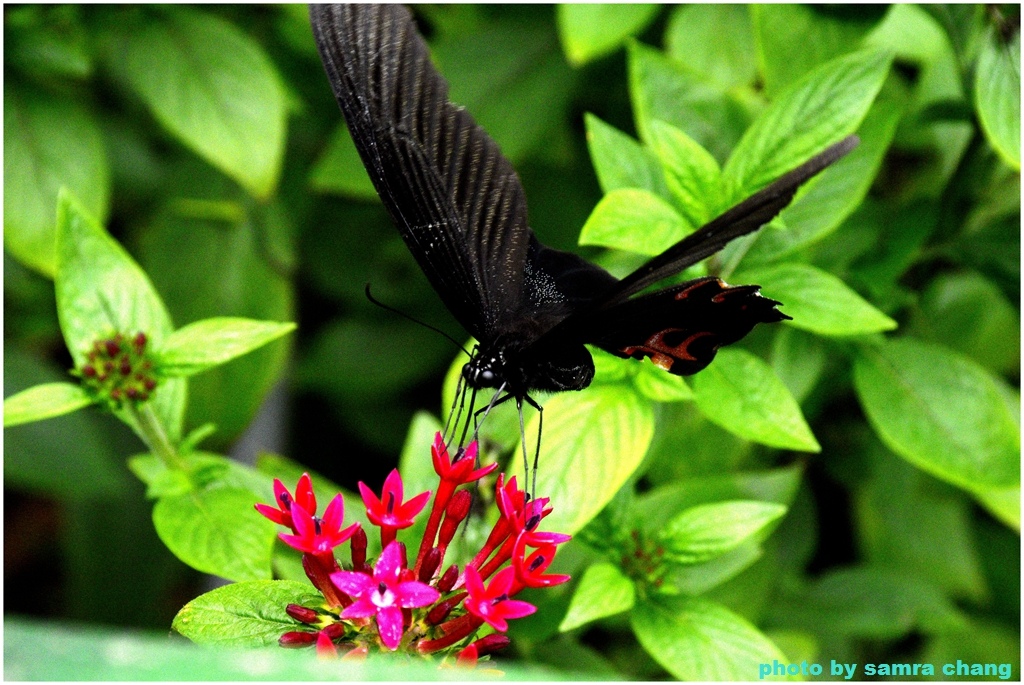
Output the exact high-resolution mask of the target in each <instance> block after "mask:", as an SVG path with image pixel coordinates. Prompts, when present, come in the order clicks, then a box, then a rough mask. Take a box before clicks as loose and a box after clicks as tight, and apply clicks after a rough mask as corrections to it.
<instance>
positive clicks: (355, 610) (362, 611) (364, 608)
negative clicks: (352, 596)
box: [341, 595, 380, 618]
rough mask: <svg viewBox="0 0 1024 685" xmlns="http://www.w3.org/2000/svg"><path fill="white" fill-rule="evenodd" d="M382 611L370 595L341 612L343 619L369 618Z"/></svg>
mask: <svg viewBox="0 0 1024 685" xmlns="http://www.w3.org/2000/svg"><path fill="white" fill-rule="evenodd" d="M378 611H380V607H378V606H377V605H376V604H374V603H373V602H372V601H371V600H370V597H369V595H366V596H364V597H360V598H359V599H357V600H356V601H355V602H353V603H352V604H349V605H348V606H347V607H345V608H344V610H342V612H341V617H342V618H367V617H368V616H374V615H376V613H377V612H378Z"/></svg>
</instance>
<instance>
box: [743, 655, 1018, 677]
mask: <svg viewBox="0 0 1024 685" xmlns="http://www.w3.org/2000/svg"><path fill="white" fill-rule="evenodd" d="M825 668H828V673H827V675H830V676H833V677H836V678H842V679H843V680H861V679H863V678H873V677H892V676H896V677H901V676H902V677H913V676H939V677H940V678H942V677H945V678H949V679H951V680H959V679H962V678H964V677H968V676H990V677H995V678H999V679H1000V680H1009V679H1010V678H1011V677H1012V676H1013V665H1012V664H975V663H968V662H965V661H961V660H959V659H957V660H956V661H955V662H951V663H944V664H922V663H902V664H847V663H843V662H841V661H836V660H835V659H832V660H831V661H830V663H828V664H827V665H826V666H822V664H819V663H816V662H814V663H809V662H807V661H801V662H800V663H798V664H787V663H784V662H781V661H777V660H773V661H772V663H770V664H767V663H765V664H759V665H758V673H757V675H758V679H759V680H764V679H765V678H780V677H787V676H795V675H802V676H821V675H823V674H825Z"/></svg>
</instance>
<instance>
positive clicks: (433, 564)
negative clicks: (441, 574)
mask: <svg viewBox="0 0 1024 685" xmlns="http://www.w3.org/2000/svg"><path fill="white" fill-rule="evenodd" d="M440 565H441V550H439V549H438V548H437V547H431V548H430V551H429V552H427V556H425V557H423V565H422V566H420V573H419V581H420V582H421V583H429V582H430V579H431V578H433V577H434V571H436V570H437V567H438V566H440Z"/></svg>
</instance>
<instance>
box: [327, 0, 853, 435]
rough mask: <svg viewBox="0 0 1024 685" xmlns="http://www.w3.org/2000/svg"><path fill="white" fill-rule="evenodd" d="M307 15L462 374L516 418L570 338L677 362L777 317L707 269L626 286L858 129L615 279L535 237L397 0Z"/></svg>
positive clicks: (510, 180) (746, 290) (567, 366)
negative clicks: (466, 349)
mask: <svg viewBox="0 0 1024 685" xmlns="http://www.w3.org/2000/svg"><path fill="white" fill-rule="evenodd" d="M310 16H311V19H312V24H313V33H314V35H315V37H316V42H317V46H318V47H319V49H320V57H321V59H322V60H323V63H324V68H325V69H326V71H327V76H328V78H329V79H330V82H331V87H332V88H333V89H334V94H335V96H336V97H337V99H338V103H339V104H340V105H341V110H342V112H343V113H344V115H345V119H346V121H347V122H348V127H349V130H350V131H351V133H352V138H353V140H354V141H355V145H356V148H357V149H358V150H359V154H360V156H361V157H362V160H363V163H364V164H365V165H366V170H367V172H369V175H370V178H371V179H372V181H373V184H374V186H375V187H376V189H377V192H378V193H379V194H380V198H381V200H382V201H383V202H384V206H385V207H386V208H387V210H388V212H389V213H390V214H391V217H392V219H393V220H394V222H395V225H396V226H397V227H398V230H399V232H400V233H401V234H402V238H403V239H404V240H405V242H406V244H407V245H408V246H409V250H410V251H411V252H412V254H413V256H414V257H415V258H416V261H417V262H419V264H420V267H421V268H422V269H423V271H424V273H425V274H426V275H427V278H428V279H429V280H430V283H431V285H433V287H434V289H435V290H436V291H437V293H438V295H440V296H441V299H442V300H443V301H444V303H445V304H446V305H447V306H448V309H449V310H451V312H452V314H454V315H455V318H456V319H458V320H459V322H460V323H461V324H462V325H463V326H464V327H465V328H466V330H467V331H469V332H470V333H471V334H472V335H473V336H474V337H475V338H476V339H477V340H478V341H479V347H478V348H477V349H476V350H475V351H474V354H473V355H472V357H471V360H470V361H469V362H468V363H467V364H466V365H465V367H463V372H462V376H463V380H464V382H465V383H466V384H467V385H468V386H469V387H470V388H472V389H473V390H474V391H476V390H478V389H483V388H497V389H498V392H497V393H495V395H494V397H493V399H492V400H491V406H493V405H494V404H495V403H496V402H497V401H503V400H505V399H508V398H514V399H515V400H516V403H517V405H518V406H519V408H520V420H521V419H522V411H521V409H522V402H523V401H524V400H525V401H526V402H528V403H529V404H531V405H533V406H535V407H537V408H538V409H540V407H538V406H537V404H536V403H535V402H534V401H533V400H532V399H530V397H529V394H528V393H529V392H530V391H531V390H540V391H558V390H582V389H583V388H585V387H587V386H588V385H589V384H590V382H591V380H592V379H593V377H594V363H593V360H592V358H591V356H590V353H589V352H588V351H587V348H586V347H585V346H584V344H591V345H595V346H597V347H599V348H601V349H604V350H607V351H608V352H611V353H612V354H615V355H618V356H620V357H632V358H635V359H642V358H643V357H650V358H651V360H652V361H653V362H654V363H655V364H657V365H658V366H660V367H661V368H663V369H665V370H666V371H669V372H670V373H674V374H678V375H687V374H692V373H696V372H697V371H700V370H701V369H703V368H704V367H706V366H707V365H708V364H710V363H711V360H712V359H714V357H715V351H716V350H717V349H718V348H719V347H721V346H722V345H728V344H730V343H734V342H736V341H738V340H740V339H741V338H743V337H744V336H745V335H746V334H747V333H749V332H750V331H751V329H752V328H753V327H754V326H755V325H756V324H758V323H770V322H776V321H781V320H783V319H787V318H789V317H787V316H786V315H785V314H783V313H782V312H780V311H778V310H777V309H776V308H775V307H776V305H778V304H779V303H778V302H776V301H774V300H770V299H768V298H765V297H762V296H761V295H760V294H759V293H758V291H759V286H755V285H743V286H738V287H734V286H730V285H727V284H725V283H724V282H722V281H721V280H720V279H718V278H714V277H707V278H700V279H697V280H695V281H690V282H688V283H684V284H682V285H676V286H672V287H669V288H665V289H663V290H658V291H655V292H652V293H650V294H646V295H641V296H638V297H634V295H637V293H639V292H640V291H642V290H644V289H645V288H647V287H648V286H650V285H652V284H654V283H656V282H657V281H660V280H662V279H664V278H666V277H668V276H672V275H674V274H677V273H679V272H680V271H682V270H683V269H685V268H686V267H688V266H690V265H691V264H695V263H697V262H699V261H701V260H702V259H704V258H706V257H708V256H710V255H712V254H714V253H716V252H718V251H719V250H721V249H722V248H723V247H724V246H725V245H726V244H727V243H728V242H729V241H731V240H733V239H735V238H738V237H740V236H742V235H746V234H748V233H751V232H752V231H756V230H757V229H758V228H760V227H761V226H763V225H764V224H766V223H767V222H768V221H770V220H771V219H772V218H773V217H774V216H775V215H776V214H778V213H779V212H780V211H781V210H782V209H783V208H784V207H786V206H787V205H788V204H789V202H790V201H791V200H792V199H793V195H794V194H795V193H796V190H797V188H798V187H799V186H800V184H801V183H803V182H804V181H806V180H807V179H809V178H810V177H812V176H814V175H815V174H817V173H818V172H820V171H821V170H822V169H824V168H825V167H827V166H828V165H829V164H831V163H832V162H834V161H836V160H837V159H839V158H840V157H842V156H843V155H844V154H846V153H847V152H849V151H850V150H851V149H852V148H853V147H854V146H855V145H856V144H857V139H856V137H854V136H851V137H849V138H847V139H845V140H843V141H841V142H839V143H837V144H835V145H833V146H832V147H830V148H828V149H826V150H825V151H824V152H822V153H820V154H818V155H817V156H815V157H813V158H811V159H810V160H809V161H807V162H805V163H804V164H802V165H801V166H799V167H797V168H796V169H794V170H792V171H790V172H789V173H787V174H785V175H784V176H782V177H781V178H779V179H778V180H777V181H775V182H774V183H772V184H771V185H770V186H768V187H767V188H765V189H764V190H762V191H760V192H758V193H756V194H755V195H753V196H751V197H749V198H748V199H746V200H744V201H743V202H741V203H740V204H738V205H737V206H735V207H733V208H732V209H730V210H729V211H727V212H725V213H724V214H722V215H721V216H719V217H718V218H717V219H714V220H713V221H711V222H710V223H708V224H707V225H705V226H703V227H702V228H700V229H699V230H697V231H696V232H694V233H693V234H691V235H689V236H688V237H686V238H685V239H683V240H681V241H679V242H678V243H676V244H675V245H673V246H672V247H670V248H669V249H668V250H666V251H665V252H663V253H662V254H660V255H658V256H657V257H654V258H653V259H651V260H650V261H648V262H647V263H646V264H644V265H643V266H641V267H640V268H639V269H637V270H636V271H634V272H633V273H631V274H629V275H628V276H626V277H625V278H623V279H622V280H619V279H617V278H615V277H614V276H612V275H611V274H609V273H608V272H607V271H605V270H604V269H602V268H600V267H598V266H596V265H594V264H591V263H590V262H587V261H586V260H584V259H582V258H580V257H578V256H576V255H574V254H572V253H569V252H561V251H559V250H553V249H551V248H548V247H545V246H544V245H542V244H541V243H540V242H539V241H538V240H537V238H536V237H535V236H534V234H533V231H531V230H530V227H529V225H528V223H527V216H526V200H525V198H524V196H523V188H522V185H521V184H520V182H519V177H518V176H516V172H515V170H514V169H513V168H512V165H511V164H510V163H509V161H508V160H507V159H505V157H504V156H503V155H502V154H501V151H500V150H499V149H498V145H497V144H496V143H495V142H494V141H493V140H491V138H490V137H489V136H488V135H487V133H486V132H485V131H484V130H483V129H482V128H480V126H478V125H477V124H476V122H475V121H474V120H473V118H472V117H471V116H470V115H469V113H468V112H466V111H465V110H464V109H462V108H460V107H457V106H455V105H453V104H452V103H451V102H449V101H448V84H447V82H446V81H445V80H444V78H443V77H442V76H441V75H440V74H439V73H438V72H437V70H436V69H435V68H434V67H433V65H432V64H431V62H430V57H429V53H428V50H427V46H426V44H425V43H424V41H423V38H422V37H421V36H420V35H419V34H418V33H417V32H416V29H415V27H414V25H413V22H412V18H411V16H410V14H409V12H408V10H406V9H405V8H404V7H402V6H400V5H333V6H331V5H313V6H311V8H310ZM502 393H504V395H502ZM499 395H501V400H499ZM471 404H472V402H471ZM470 411H472V408H471V409H470Z"/></svg>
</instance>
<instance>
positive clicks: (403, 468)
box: [398, 411, 442, 493]
mask: <svg viewBox="0 0 1024 685" xmlns="http://www.w3.org/2000/svg"><path fill="white" fill-rule="evenodd" d="M441 428H442V426H441V424H440V422H438V420H437V419H436V418H435V417H434V415H433V414H429V413H427V412H425V411H418V412H416V413H415V414H414V415H413V417H412V423H410V424H409V432H408V433H407V434H406V436H405V445H404V446H403V447H402V455H401V457H399V459H398V471H399V473H401V474H402V481H403V482H404V483H405V491H406V492H407V493H418V492H423V491H424V490H433V489H434V488H435V487H437V474H436V473H435V472H434V463H433V461H432V460H431V458H430V446H431V445H433V444H434V435H436V434H437V433H439V432H440V431H441Z"/></svg>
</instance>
